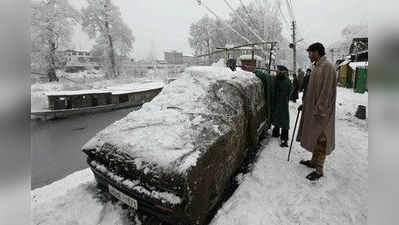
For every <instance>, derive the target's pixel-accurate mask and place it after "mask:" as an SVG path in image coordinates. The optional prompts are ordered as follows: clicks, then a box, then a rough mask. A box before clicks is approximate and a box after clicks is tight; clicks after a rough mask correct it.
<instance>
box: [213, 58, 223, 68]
mask: <svg viewBox="0 0 399 225" xmlns="http://www.w3.org/2000/svg"><path fill="white" fill-rule="evenodd" d="M212 66H213V67H226V65H225V64H224V59H219V61H217V62H215V63H213V64H212Z"/></svg>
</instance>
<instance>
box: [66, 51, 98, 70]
mask: <svg viewBox="0 0 399 225" xmlns="http://www.w3.org/2000/svg"><path fill="white" fill-rule="evenodd" d="M58 56H60V57H61V58H62V60H60V64H61V66H62V67H64V68H65V71H66V72H77V71H80V70H86V69H99V68H100V62H99V61H100V60H99V59H98V58H97V57H94V56H92V55H91V54H90V52H89V51H76V50H70V49H68V50H65V51H60V52H58Z"/></svg>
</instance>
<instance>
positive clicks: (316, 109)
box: [297, 43, 337, 180]
mask: <svg viewBox="0 0 399 225" xmlns="http://www.w3.org/2000/svg"><path fill="white" fill-rule="evenodd" d="M307 51H308V55H309V59H310V60H311V61H312V63H313V64H314V66H315V67H314V69H313V71H312V72H311V75H310V79H309V83H308V86H307V90H306V96H305V99H304V101H303V105H301V106H299V107H298V110H303V113H302V116H301V121H300V124H299V130H298V136H297V141H299V142H300V143H301V146H302V147H303V148H305V149H306V150H308V151H310V152H312V153H313V154H312V159H311V160H306V161H304V160H302V161H301V162H300V163H301V164H303V165H305V166H307V167H310V168H315V169H316V170H315V171H313V172H312V173H310V174H309V175H308V176H306V178H307V179H309V180H318V179H319V178H320V177H322V176H323V167H324V161H325V158H326V156H327V155H329V154H330V153H331V152H332V151H333V150H334V148H335V99H336V86H337V85H336V82H337V81H336V72H335V69H334V67H333V65H332V64H331V63H330V62H329V61H328V60H327V58H326V56H325V49H324V46H323V45H322V44H321V43H314V44H312V45H310V46H309V48H308V49H307Z"/></svg>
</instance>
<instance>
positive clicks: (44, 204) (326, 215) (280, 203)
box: [32, 88, 368, 225]
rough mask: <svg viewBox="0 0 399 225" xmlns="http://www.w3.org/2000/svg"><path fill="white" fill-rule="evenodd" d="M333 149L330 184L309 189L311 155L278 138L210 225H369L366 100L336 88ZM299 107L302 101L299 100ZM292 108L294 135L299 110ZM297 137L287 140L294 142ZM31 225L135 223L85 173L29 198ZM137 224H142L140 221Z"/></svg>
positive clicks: (324, 180) (323, 182) (326, 180)
mask: <svg viewBox="0 0 399 225" xmlns="http://www.w3.org/2000/svg"><path fill="white" fill-rule="evenodd" d="M337 92H338V93H337V95H338V96H337V106H336V107H337V114H336V149H335V151H334V152H333V153H332V154H331V155H330V156H328V157H327V160H326V165H325V177H323V178H321V179H320V180H319V181H318V182H315V183H311V182H309V181H307V180H306V179H305V176H306V175H307V174H308V173H310V172H311V170H310V169H308V168H306V167H303V166H301V165H300V164H299V163H298V162H299V160H301V159H308V158H310V157H311V154H310V153H308V152H307V151H306V150H304V149H302V148H301V147H300V146H299V144H298V143H296V142H294V146H293V149H292V154H291V161H290V162H287V153H288V149H287V148H280V147H279V140H278V139H271V140H270V141H269V142H267V141H265V142H264V143H263V146H262V151H261V153H260V156H259V158H258V160H257V162H256V163H255V165H254V168H253V170H252V171H251V172H250V173H248V174H244V175H241V176H240V182H241V185H240V186H239V187H238V188H237V190H236V191H235V192H234V194H233V196H232V197H231V198H230V199H229V200H228V201H227V202H225V203H224V205H223V206H222V208H221V209H220V210H219V211H218V213H217V214H216V216H215V217H214V219H213V221H212V222H211V224H212V225H221V224H225V225H231V224H243V225H244V224H245V225H246V224H250V225H257V224H262V225H263V224H264V225H281V224H284V225H288V224H296V225H297V224H306V225H312V224H314V225H316V224H317V225H323V224H332V225H335V224H339V225H344V224H345V225H346V224H359V225H363V224H367V199H368V171H367V169H368V123H367V120H365V121H363V120H359V119H357V118H356V117H354V114H355V112H356V109H357V105H359V104H362V105H365V106H368V94H367V93H366V94H356V93H353V90H352V89H344V88H338V90H337ZM299 102H300V101H299ZM298 104H299V103H290V112H291V130H290V132H292V130H293V127H294V123H295V118H296V112H297V110H296V108H297V106H298ZM291 135H292V133H290V138H291ZM32 214H33V216H32V220H33V224H41V225H46V224H49V225H50V224H51V225H52V224H60V225H62V224H65V225H66V224H74V225H75V224H76V225H83V224H84V225H91V224H93V225H98V224H101V225H111V224H112V225H115V224H132V222H131V221H129V219H128V217H127V210H123V209H122V208H121V206H120V204H119V203H111V202H103V201H101V198H100V197H99V195H98V190H97V189H96V187H95V181H94V177H93V175H92V174H91V172H90V171H89V170H88V169H86V170H82V171H79V172H77V173H74V174H72V175H70V176H68V177H66V178H64V179H62V180H60V181H57V182H54V183H53V184H50V185H48V186H45V187H42V188H39V189H35V190H33V191H32ZM133 224H141V222H140V221H138V219H137V218H136V219H135V221H133Z"/></svg>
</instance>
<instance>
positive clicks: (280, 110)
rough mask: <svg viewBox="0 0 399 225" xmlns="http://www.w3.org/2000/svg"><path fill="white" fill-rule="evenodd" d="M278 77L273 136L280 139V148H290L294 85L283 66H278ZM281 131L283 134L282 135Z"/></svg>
mask: <svg viewBox="0 0 399 225" xmlns="http://www.w3.org/2000/svg"><path fill="white" fill-rule="evenodd" d="M277 70H278V72H277V76H276V77H275V79H274V82H273V83H274V85H273V86H274V87H273V90H272V104H271V105H272V109H271V110H272V113H271V114H272V118H271V121H272V125H273V126H274V128H273V132H272V136H273V137H280V140H281V144H280V147H288V131H289V129H290V113H289V108H288V102H289V99H290V95H291V91H292V84H291V81H290V79H289V78H288V69H287V67H285V66H283V65H278V66H277ZM280 130H281V134H280Z"/></svg>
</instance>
